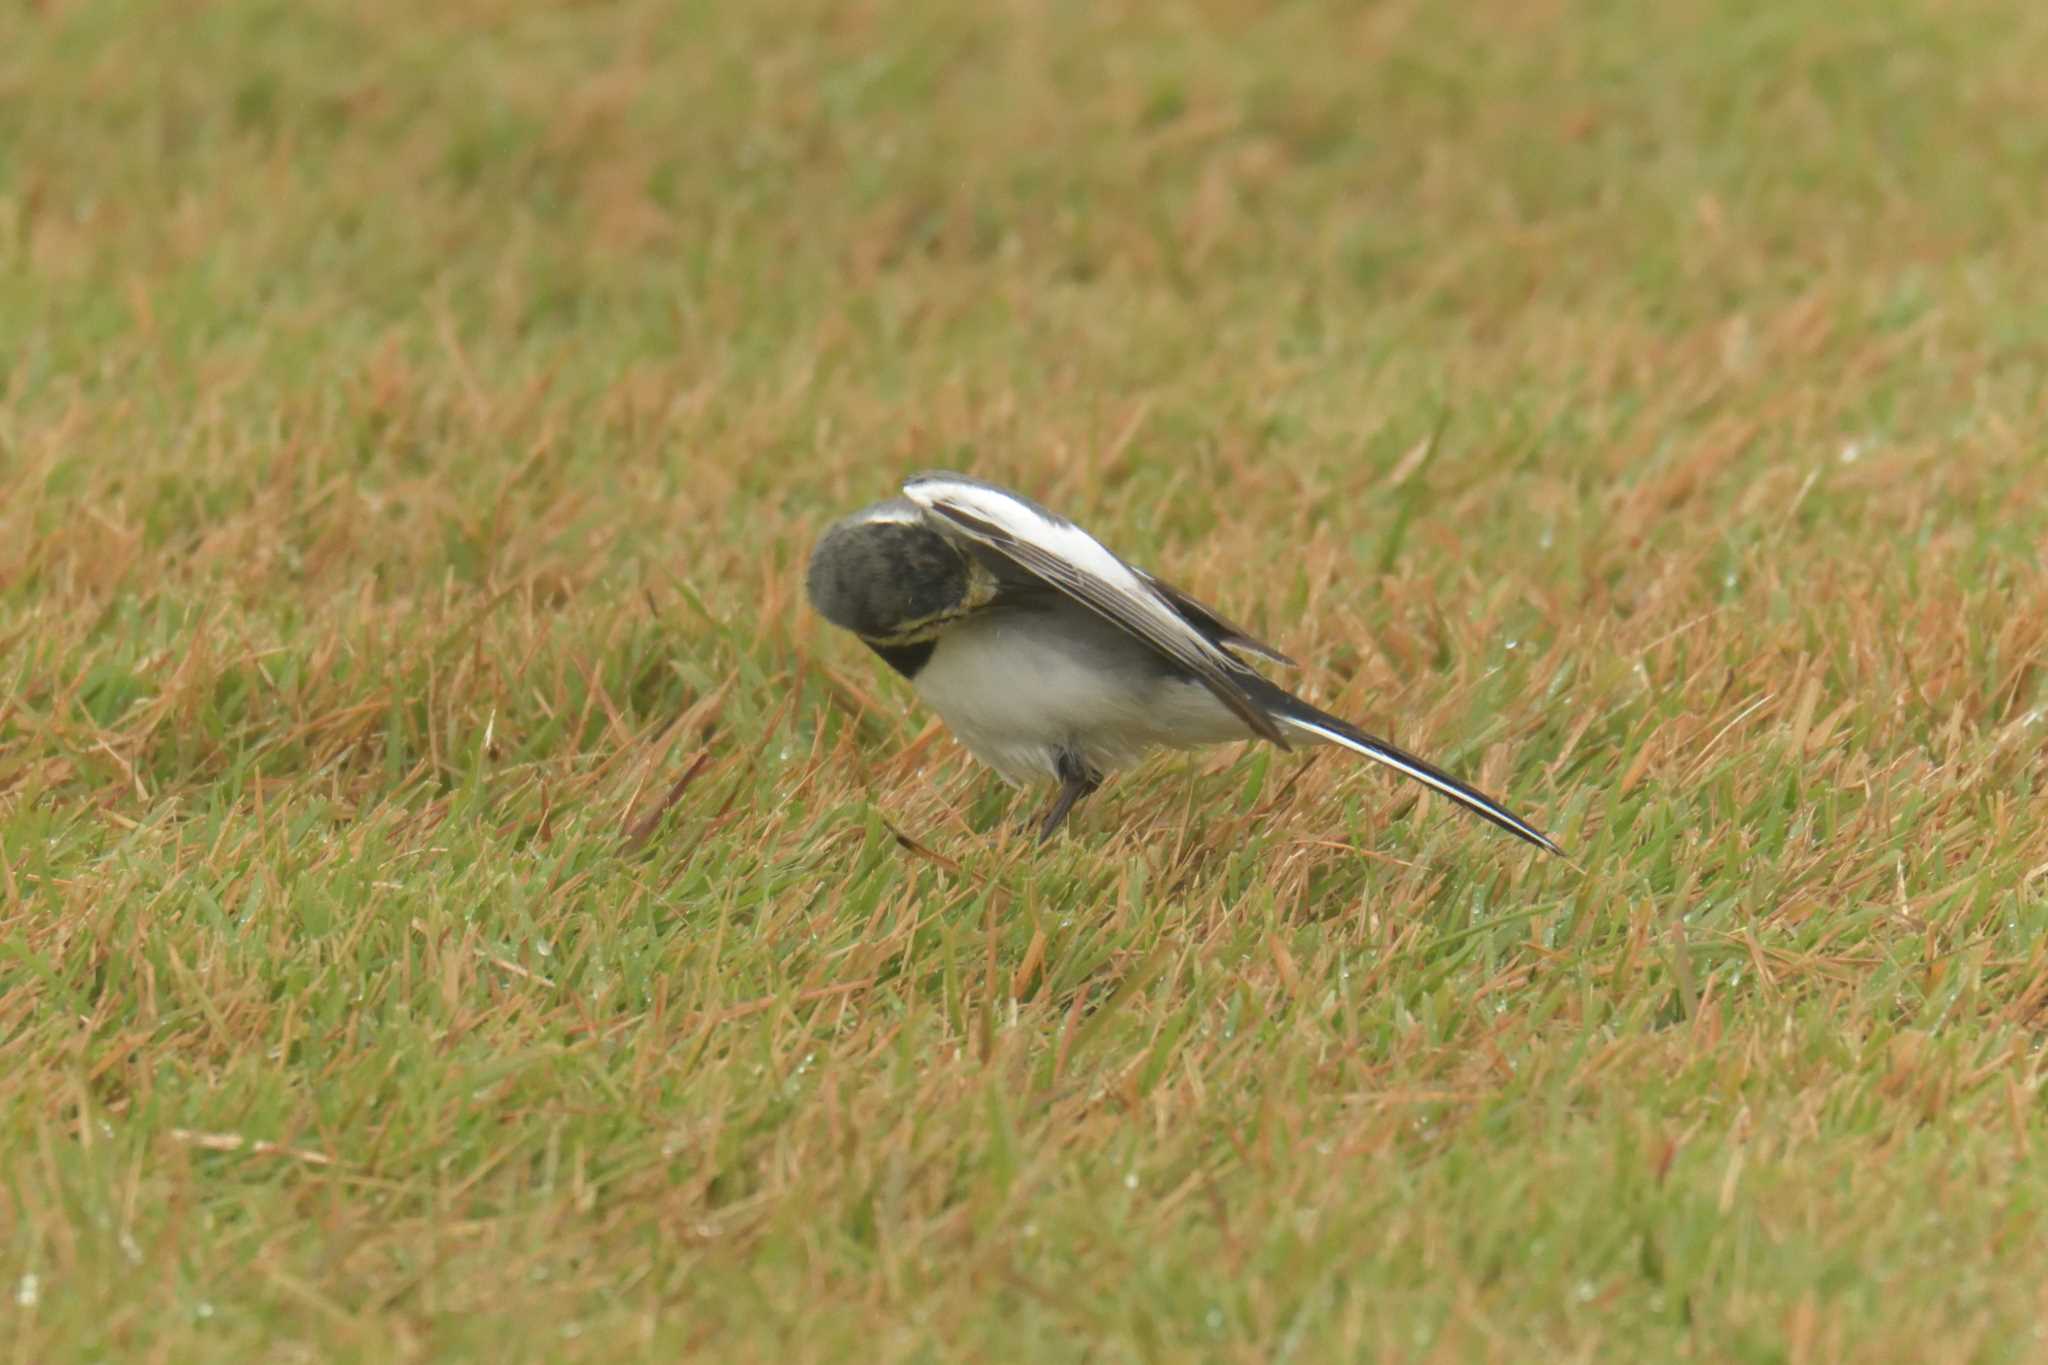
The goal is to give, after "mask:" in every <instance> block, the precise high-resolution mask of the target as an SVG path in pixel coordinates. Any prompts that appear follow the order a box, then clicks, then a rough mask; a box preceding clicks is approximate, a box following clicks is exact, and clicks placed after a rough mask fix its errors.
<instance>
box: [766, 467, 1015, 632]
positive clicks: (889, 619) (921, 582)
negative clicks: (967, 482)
mask: <svg viewBox="0 0 2048 1365" xmlns="http://www.w3.org/2000/svg"><path fill="white" fill-rule="evenodd" d="M987 577H988V573H987V570H985V569H982V568H981V566H980V565H978V564H977V563H975V562H974V561H973V560H972V559H971V558H970V557H969V556H968V554H967V553H966V551H965V550H964V549H962V548H961V547H960V546H959V545H958V544H957V543H956V542H954V541H952V540H950V539H948V538H947V537H946V536H943V535H941V534H940V533H939V532H937V531H935V530H933V529H932V528H931V527H930V526H929V525H928V524H926V522H925V520H924V514H923V512H922V511H920V510H919V508H918V507H917V506H916V505H915V504H914V503H912V502H910V501H908V500H907V499H904V498H891V499H890V500H888V501H887V502H878V503H876V504H875V505H874V506H872V507H864V508H862V509H861V510H860V511H858V512H855V513H854V514H853V515H852V516H850V517H846V518H843V519H842V520H840V521H837V522H834V523H833V524H832V526H831V527H830V528H829V529H827V530H826V532H825V534H824V535H823V536H822V537H820V538H819V540H818V544H817V546H816V547H815V548H814V549H813V550H812V551H811V563H810V568H809V570H808V571H807V573H806V574H805V578H804V589H805V591H806V592H807V593H808V594H809V595H810V599H811V605H812V606H813V607H816V608H817V609H818V614H819V615H820V616H823V617H824V618H825V619H826V620H827V621H830V622H831V623H832V624H833V625H835V626H839V627H841V628H842V629H845V630H850V631H852V632H853V633H854V634H856V635H858V636H860V637H861V638H862V639H863V640H866V641H868V642H869V643H871V644H878V645H900V644H910V643H914V642H916V641H918V640H925V639H930V638H931V637H932V636H934V635H936V634H937V633H938V630H939V628H940V627H942V626H943V625H945V623H946V622H948V621H951V620H953V619H955V618H957V617H960V616H963V615H965V614H966V613H967V612H969V611H972V610H973V609H974V608H975V606H977V605H979V602H980V600H985V598H986V596H987V589H986V586H985V585H984V582H983V580H985V579H986V578H987Z"/></svg>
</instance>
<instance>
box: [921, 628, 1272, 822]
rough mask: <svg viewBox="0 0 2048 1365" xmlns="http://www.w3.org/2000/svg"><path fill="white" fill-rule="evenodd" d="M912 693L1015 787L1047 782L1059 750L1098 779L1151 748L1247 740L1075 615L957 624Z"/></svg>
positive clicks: (1195, 694) (1153, 662) (1190, 690)
mask: <svg viewBox="0 0 2048 1365" xmlns="http://www.w3.org/2000/svg"><path fill="white" fill-rule="evenodd" d="M912 685H913V686H914V687H915V688H916V689H917V693H918V695H919V696H920V697H922V698H923V699H924V701H925V703H926V704H927V705H929V706H930V707H931V708H932V709H933V710H934V711H936V712H938V713H939V716H940V718H941V719H943V720H944V721H945V722H946V725H947V726H948V727H949V728H950V729H951V730H952V731H953V733H954V734H955V735H956V736H958V737H959V739H960V742H961V743H962V744H964V745H966V746H967V748H968V750H969V751H970V752H972V753H973V754H974V756H975V757H977V758H979V759H980V760H981V761H982V762H984V763H986V764H988V765H989V766H990V767H992V768H994V769H995V770H996V771H997V772H999V773H1001V774H1002V775H1003V776H1004V777H1007V778H1009V779H1010V780H1011V781H1013V782H1026V781H1031V780H1035V779H1043V778H1047V777H1053V776H1056V775H1057V774H1056V768H1055V764H1056V762H1057V760H1058V756H1059V754H1060V752H1061V751H1062V750H1067V751H1070V752H1073V753H1075V754H1076V755H1078V756H1079V757H1080V758H1081V759H1082V760H1083V761H1084V762H1086V763H1087V764H1088V765H1089V766H1091V767H1093V768H1094V769H1095V770H1096V771H1098V772H1105V773H1106V772H1109V771H1111V770H1113V769H1116V768H1120V767H1124V766H1127V765H1128V764H1130V763H1132V762H1135V761H1136V760H1137V759H1138V758H1139V757H1141V756H1142V755H1143V753H1144V752H1145V750H1147V749H1149V748H1152V747H1154V746H1158V745H1170V746H1174V747H1186V746H1190V745H1196V744H1214V743H1219V742H1222V741H1224V740H1233V739H1244V738H1247V737H1248V731H1247V730H1246V728H1245V725H1244V723H1243V722H1242V721H1240V720H1239V719H1238V718H1237V717H1236V716H1235V715H1233V714H1232V713H1231V712H1230V710H1229V709H1228V708H1226V707H1225V706H1224V705H1223V704H1222V703H1221V702H1219V701H1217V700H1216V698H1215V697H1214V696H1213V695H1211V694H1210V692H1209V690H1208V689H1207V688H1205V687H1203V686H1202V685H1201V684H1200V683H1198V682H1195V681H1193V680H1192V679H1189V678H1186V677H1184V676H1181V675H1179V674H1176V673H1172V672H1169V671H1167V670H1165V669H1163V668H1162V666H1161V665H1160V663H1159V662H1158V660H1157V659H1156V657H1155V656H1153V655H1152V653H1151V652H1150V651H1149V650H1147V649H1146V648H1145V647H1144V646H1143V645H1141V644H1139V643H1138V642H1136V641H1135V640H1133V639H1131V638H1130V637H1129V636H1128V635H1125V634H1124V633H1123V632H1121V631H1119V630H1117V629H1116V628H1115V627H1114V626H1111V625H1110V624H1109V623H1107V622H1105V621H1102V620H1100V618H1098V617H1095V616H1094V615H1093V614H1092V613H1088V612H1084V611H1080V610H1063V611H1055V612H1035V611H1031V612H991V613H989V614H988V615H986V616H982V617H977V618H974V619H971V620H968V621H964V622H961V623H960V624H959V625H957V626H955V627H953V628H952V629H951V630H948V631H947V632H946V633H945V634H944V635H942V636H940V637H939V640H938V642H937V645H936V646H935V647H934V649H933V650H932V655H931V658H930V659H929V660H928V661H927V662H926V663H925V665H924V667H923V668H921V669H919V670H918V672H917V676H916V677H915V678H914V679H913V680H912Z"/></svg>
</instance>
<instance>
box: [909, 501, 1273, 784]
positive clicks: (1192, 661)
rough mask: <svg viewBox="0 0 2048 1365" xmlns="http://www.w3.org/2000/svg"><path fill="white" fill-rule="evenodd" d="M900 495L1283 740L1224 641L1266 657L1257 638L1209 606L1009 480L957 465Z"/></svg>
mask: <svg viewBox="0 0 2048 1365" xmlns="http://www.w3.org/2000/svg"><path fill="white" fill-rule="evenodd" d="M903 495H904V496H905V497H907V498H909V499H910V500H911V501H912V502H914V503H916V504H917V505H918V506H919V507H921V508H923V509H924V510H925V512H926V513H927V514H928V515H929V516H931V517H932V518H933V520H934V523H935V524H936V525H937V526H938V527H939V528H940V529H942V530H945V531H948V532H950V533H952V534H954V535H958V536H960V537H962V538H964V539H966V540H968V541H970V542H971V543H973V544H975V545H978V546H981V547H982V548H984V549H986V550H989V551H992V552H994V553H995V554H997V555H1000V556H1001V557H1002V558H1003V559H1005V560H1008V561H1009V562H1010V563H1012V564H1014V565H1016V566H1017V567H1018V568H1020V569H1022V570H1024V572H1026V573H1028V574H1030V575H1031V576H1032V577H1033V578H1036V579H1038V580H1039V581H1040V582H1042V583H1044V584H1046V585H1047V586H1049V587H1051V588H1053V589H1055V590H1056V591H1058V592H1060V593H1062V594H1063V595H1065V596H1066V597H1068V598H1071V599H1072V600H1073V601H1075V602H1078V603H1079V604H1081V605H1082V606H1084V607H1086V608H1088V609H1089V610H1090V611H1093V612H1095V613H1096V614H1097V615H1099V616H1101V617H1103V618H1104V619H1105V620H1108V621H1109V622H1111V623H1112V624H1114V625H1116V626H1118V627H1120V628H1121V629H1123V630H1127V631H1129V632H1130V633H1131V634H1132V635H1133V636H1135V637H1136V638H1137V639H1139V640H1142V641H1144V643H1145V644H1147V645H1149V646H1151V648H1153V649H1154V650H1157V651H1158V652H1159V653H1160V654H1161V655H1162V656H1164V657H1165V658H1167V659H1169V660H1171V661H1172V662H1173V663H1175V664H1178V665H1179V666H1180V667H1182V668H1184V669H1186V670H1187V671H1188V672H1189V673H1190V674H1192V675H1193V676H1194V677H1195V678H1197V679H1198V680H1200V682H1201V683H1202V685H1203V686H1204V687H1207V688H1208V689H1209V691H1210V692H1212V693H1214V694H1215V697H1216V700H1218V701H1220V702H1222V703H1223V704H1224V705H1225V706H1227V707H1229V708H1230V709H1231V711H1233V712H1234V713H1236V715H1237V716H1238V718H1239V719H1241V720H1243V721H1244V723H1245V724H1246V725H1247V726H1249V727H1250V728H1251V730H1252V733H1254V734H1256V735H1258V736H1260V737H1261V738H1263V739H1269V740H1271V741H1273V743H1275V744H1278V745H1279V746H1280V747H1281V748H1283V749H1285V748H1288V747H1290V746H1289V745H1288V743H1287V736H1286V733H1285V732H1284V731H1283V730H1282V729H1281V728H1280V727H1279V726H1278V725H1277V724H1275V723H1274V721H1273V718H1272V717H1271V716H1270V715H1268V714H1267V713H1266V709H1265V708H1264V707H1263V706H1260V705H1259V704H1258V703H1257V702H1256V701H1254V700H1253V699H1252V696H1251V694H1250V692H1249V691H1248V690H1247V688H1246V684H1245V682H1244V679H1246V678H1256V677H1257V676H1258V675H1257V674H1255V673H1253V672H1252V671H1251V669H1250V668H1249V667H1247V666H1246V665H1245V663H1244V662H1243V661H1242V660H1240V659H1238V658H1236V657H1235V656H1234V655H1232V654H1231V653H1230V652H1229V651H1228V650H1226V649H1225V648H1224V647H1223V646H1224V644H1226V643H1229V644H1237V645H1240V646H1241V647H1243V648H1246V649H1249V650H1252V651H1253V652H1256V653H1260V654H1264V655H1266V656H1267V657H1271V658H1278V657H1279V655H1278V652H1277V651H1275V650H1272V649H1270V648H1268V647H1267V646H1265V645H1261V644H1259V643H1258V642H1257V641H1256V640H1253V639H1252V638H1251V637H1250V636H1248V635H1246V634H1245V633H1244V632H1243V631H1241V630H1238V629H1237V628H1236V627H1234V626H1232V625H1230V624H1229V623H1228V622H1226V621H1224V620H1223V619H1222V618H1221V617H1219V616H1217V615H1216V614H1215V613H1214V612H1212V611H1210V610H1209V609H1208V608H1207V607H1204V606H1202V605H1201V604H1200V603H1199V602H1196V601H1194V599H1192V598H1190V597H1188V596H1186V595H1185V594H1183V593H1180V592H1178V591H1176V590H1175V589H1172V588H1169V587H1167V586H1165V585H1164V584H1162V583H1160V582H1158V581H1157V580H1156V579H1154V578H1153V577H1152V576H1151V575H1150V574H1147V573H1145V572H1144V571H1143V570H1140V569H1135V568H1132V567H1131V566H1130V565H1129V564H1126V563H1124V561H1123V560H1121V559H1119V558H1117V556H1116V555H1115V554H1113V553H1111V551H1110V550H1109V549H1108V547H1106V546H1105V545H1103V543H1102V542H1101V541H1099V540H1097V539H1096V538H1095V537H1094V536H1091V535H1089V534H1088V533H1087V532H1086V531H1084V530H1082V529H1081V528H1080V527H1078V526H1076V525H1075V524H1074V523H1073V522H1071V521H1068V520H1067V519H1066V518H1065V517H1061V516H1056V515H1054V514H1053V513H1051V512H1048V511H1046V510H1045V509H1044V508H1043V507H1040V506H1039V505H1038V504H1037V503H1035V502H1033V501H1031V500H1030V499H1029V498H1025V497H1020V496H1019V495H1017V494H1015V493H1012V492H1010V491H1009V490H1008V489H1004V488H998V487H996V486H995V485H994V484H989V483H983V482H981V481H980V480H978V479H970V478H966V477H965V476H963V475H959V474H919V475H917V476H916V477H915V478H912V479H910V480H909V481H907V482H906V483H905V484H904V485H903Z"/></svg>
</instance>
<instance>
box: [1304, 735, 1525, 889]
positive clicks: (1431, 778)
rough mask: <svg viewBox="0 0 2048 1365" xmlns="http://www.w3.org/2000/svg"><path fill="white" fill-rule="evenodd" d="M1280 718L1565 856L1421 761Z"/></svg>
mask: <svg viewBox="0 0 2048 1365" xmlns="http://www.w3.org/2000/svg"><path fill="white" fill-rule="evenodd" d="M1277 719H1278V720H1279V721H1280V724H1281V725H1282V726H1284V727H1285V728H1287V729H1289V730H1298V731H1300V732H1301V733H1302V734H1304V735H1308V736H1311V737H1312V738H1315V739H1318V740H1322V741H1324V742H1325V743H1329V744H1336V745H1339V746H1341V747H1343V748H1346V749H1349V750H1351V752H1352V753H1355V754H1362V755H1364V756H1365V757H1366V758H1369V759H1371V760H1372V761H1373V762H1375V763H1379V764H1383V765H1385V766H1386V767H1389V768H1392V769H1393V770H1394V771H1395V772H1397V773H1400V774H1401V775H1402V776H1403V777H1410V778H1413V779H1415V780H1416V781H1417V782H1420V783H1421V784H1422V785H1423V786H1425V787H1428V788H1429V789H1430V790H1431V791H1433V792H1439V793H1441V794H1442V795H1444V796H1448V797H1449V798H1450V799H1451V800H1453V801H1455V802H1457V803H1458V804H1459V805H1461V806H1463V807H1465V809H1467V810H1469V811H1471V812H1472V813H1473V814H1474V815H1477V816H1480V817H1481V818H1483V819H1486V820H1490V821H1492V822H1493V823H1494V824H1496V825H1499V826H1500V827H1501V828H1502V829H1505V830H1507V831H1509V832H1510V833H1513V834H1518V835H1520V836H1521V837H1522V838H1524V839H1527V840H1528V841H1529V842H1530V843H1532V844H1535V845H1536V846H1537V847H1538V848H1545V849H1548V850H1550V851H1551V852H1552V853H1555V854H1557V855H1559V856H1560V857H1562V856H1563V854H1564V850H1563V849H1561V848H1559V847H1558V846H1557V845H1556V844H1555V843H1553V842H1552V841H1551V839H1550V836H1548V835H1546V834H1545V833H1543V831H1541V830H1539V829H1537V828H1536V827H1534V826H1533V825H1531V824H1529V823H1528V822H1527V821H1526V820H1523V819H1522V818H1521V817H1519V816H1517V815H1516V814H1515V813H1514V812H1513V811H1511V810H1509V809H1507V808H1506V807H1505V806H1502V805H1500V804H1499V803H1498V802H1495V801H1493V800H1491V799H1489V798H1488V797H1486V796H1484V795H1482V794H1481V793H1479V792H1476V791H1474V790H1473V789H1472V788H1470V787H1468V786H1466V785H1465V784H1464V783H1462V782H1459V781H1457V780H1456V779H1454V778H1450V777H1447V776H1443V775H1439V774H1438V773H1436V772H1434V771H1431V770H1430V769H1428V768H1423V767H1417V766H1416V763H1417V762H1419V760H1412V759H1410V758H1409V757H1408V756H1407V755H1405V754H1403V753H1401V752H1400V751H1399V750H1397V749H1395V748H1393V747H1392V746H1391V745H1387V744H1385V743H1384V742H1382V741H1374V740H1373V739H1372V737H1371V736H1369V735H1349V734H1346V733H1344V731H1342V730H1339V729H1334V728H1332V727H1331V726H1328V725H1325V724H1322V723H1320V722H1317V721H1314V720H1310V719H1308V718H1307V717H1305V716H1280V717H1278V718H1277Z"/></svg>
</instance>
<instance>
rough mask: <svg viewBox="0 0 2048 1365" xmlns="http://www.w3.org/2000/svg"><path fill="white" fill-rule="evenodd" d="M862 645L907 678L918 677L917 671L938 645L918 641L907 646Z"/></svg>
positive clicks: (870, 643)
mask: <svg viewBox="0 0 2048 1365" xmlns="http://www.w3.org/2000/svg"><path fill="white" fill-rule="evenodd" d="M861 643H862V644H864V645H866V646H867V647H868V648H869V649H872V650H873V651H875V653H877V654H879V655H881V656H882V662H883V663H885V664H887V665H889V667H891V668H893V669H895V670H896V671H897V672H898V673H901V674H902V675H903V676H904V677H906V678H914V677H916V676H917V671H918V670H919V669H921V668H923V667H924V666H925V664H926V662H927V661H929V660H930V658H931V657H932V649H933V647H934V646H935V645H936V644H937V642H936V641H934V640H918V641H916V642H914V643H912V644H907V645H878V644H876V643H875V642H874V641H873V640H863V641H861Z"/></svg>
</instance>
